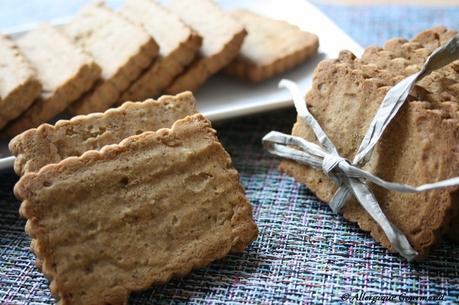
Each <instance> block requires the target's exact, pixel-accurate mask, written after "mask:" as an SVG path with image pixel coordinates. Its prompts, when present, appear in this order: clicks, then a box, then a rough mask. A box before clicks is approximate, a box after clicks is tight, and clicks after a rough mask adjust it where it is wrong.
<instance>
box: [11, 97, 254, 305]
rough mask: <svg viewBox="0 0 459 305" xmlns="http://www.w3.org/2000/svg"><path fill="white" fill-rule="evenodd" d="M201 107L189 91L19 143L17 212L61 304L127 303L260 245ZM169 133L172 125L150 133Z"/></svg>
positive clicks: (80, 119) (81, 119)
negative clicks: (133, 295) (135, 293)
mask: <svg viewBox="0 0 459 305" xmlns="http://www.w3.org/2000/svg"><path fill="white" fill-rule="evenodd" d="M195 111H196V109H195V102H194V98H193V96H192V95H191V93H182V94H180V95H178V96H176V97H172V96H165V97H162V98H160V99H159V100H158V101H153V100H149V101H145V102H141V103H125V104H123V106H121V107H120V108H118V109H111V110H109V111H107V112H105V113H104V114H91V115H88V116H77V117H75V118H73V119H72V120H70V121H60V122H58V123H57V124H56V126H50V125H43V126H40V127H39V128H37V129H32V130H29V131H28V132H26V133H24V134H23V135H19V136H17V137H16V138H15V139H13V140H12V142H11V144H10V148H11V150H12V152H13V153H14V154H16V155H17V158H18V161H17V164H16V165H15V169H16V171H17V172H19V173H22V174H23V176H22V177H21V179H20V181H19V182H18V183H17V185H16V186H15V194H16V196H17V197H18V198H20V199H21V200H23V203H22V204H21V209H20V212H21V215H23V216H24V217H26V218H27V219H28V221H27V225H26V232H27V233H28V234H29V235H30V236H31V237H32V244H31V249H32V250H33V251H34V253H35V254H36V256H37V265H38V266H39V267H40V268H41V269H42V271H43V273H44V274H45V276H46V277H47V278H49V279H50V280H51V292H52V294H53V295H54V296H55V297H56V298H57V299H58V300H59V303H58V304H61V305H68V304H89V305H90V304H106V303H109V304H125V302H126V301H127V297H128V295H129V293H130V292H132V291H138V290H143V289H146V288H148V287H149V286H150V285H152V284H161V283H165V282H167V281H168V280H169V279H170V278H171V277H173V276H183V275H185V274H187V273H188V272H190V271H191V269H193V268H199V267H203V266H205V265H207V264H209V263H210V262H212V261H214V260H216V259H219V258H221V257H223V256H225V255H226V254H227V253H228V252H229V251H243V250H244V248H245V247H246V246H247V245H248V244H249V243H250V242H251V241H252V240H253V239H254V238H256V236H257V228H256V225H255V223H254V222H253V219H252V209H251V206H250V204H249V202H248V201H247V200H246V198H245V195H244V191H243V188H242V186H241V185H240V183H239V179H238V173H237V171H236V170H235V169H234V168H233V167H232V165H231V159H230V157H229V155H228V154H227V153H226V151H225V150H224V149H223V147H222V146H221V144H220V143H219V141H218V139H217V137H216V135H215V130H213V129H212V128H211V125H210V122H209V121H208V120H207V119H206V118H205V117H203V116H202V115H201V114H193V113H195ZM184 115H188V116H186V117H185V118H183V116H184ZM152 118H153V120H152ZM176 118H181V119H178V120H177V121H175V119H176ZM174 121H175V123H173V122H174ZM133 122H135V123H134V124H133ZM160 127H170V128H161V129H159V130H157V131H152V129H156V128H160ZM149 130H151V131H149ZM143 131H144V132H143ZM121 139H123V140H122V141H121ZM119 141H121V143H119ZM112 143H116V144H112ZM106 144H112V145H106ZM104 145H105V146H104ZM43 147H51V149H50V151H49V152H45V153H43V152H42V151H41V148H43ZM55 148H56V149H55ZM58 148H59V149H60V150H58ZM72 148H74V149H75V150H74V151H72ZM84 149H98V150H88V151H85V152H83V151H84ZM44 155H45V156H44ZM72 155H73V156H74V157H68V156H72ZM40 167H41V168H40Z"/></svg>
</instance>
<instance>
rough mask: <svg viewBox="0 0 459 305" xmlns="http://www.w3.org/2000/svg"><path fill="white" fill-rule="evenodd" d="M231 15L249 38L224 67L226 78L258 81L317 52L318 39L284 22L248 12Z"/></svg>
mask: <svg viewBox="0 0 459 305" xmlns="http://www.w3.org/2000/svg"><path fill="white" fill-rule="evenodd" d="M231 15H232V16H233V17H234V18H235V19H236V20H238V21H239V22H241V23H242V24H243V25H244V27H245V28H246V30H247V32H248V35H247V37H246V38H245V39H244V43H243V44H242V47H241V51H240V53H239V54H238V55H237V56H236V58H235V59H234V60H233V61H232V62H231V63H230V64H229V65H228V66H227V67H226V68H225V72H226V73H227V74H229V75H235V76H237V77H239V78H242V79H245V80H249V81H251V82H260V81H263V80H266V79H269V78H271V77H273V76H274V75H277V74H281V73H283V72H285V71H287V70H290V69H292V68H293V67H295V66H297V65H299V64H301V63H303V62H304V61H306V60H307V59H308V58H310V57H312V56H313V55H314V54H316V53H317V50H318V48H319V38H318V37H317V36H316V35H314V34H311V33H308V32H304V31H302V30H300V29H299V28H298V27H297V26H295V25H292V24H289V23H287V22H285V21H281V20H275V19H271V18H268V17H265V16H262V15H258V14H256V13H253V12H251V11H248V10H236V11H233V12H231Z"/></svg>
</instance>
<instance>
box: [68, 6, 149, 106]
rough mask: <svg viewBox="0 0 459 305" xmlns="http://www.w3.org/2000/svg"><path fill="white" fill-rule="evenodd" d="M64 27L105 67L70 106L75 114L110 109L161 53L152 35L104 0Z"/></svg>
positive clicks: (82, 12)
mask: <svg viewBox="0 0 459 305" xmlns="http://www.w3.org/2000/svg"><path fill="white" fill-rule="evenodd" d="M64 31H65V33H66V34H67V35H68V36H69V37H70V38H71V39H72V40H73V42H74V43H75V44H76V45H78V46H80V47H81V48H82V49H84V50H85V51H86V52H88V53H89V54H90V55H91V56H92V57H93V58H94V61H95V62H96V63H97V64H98V65H99V66H100V67H101V68H102V78H101V79H100V80H99V81H98V82H97V84H96V85H95V87H94V88H93V89H92V90H91V91H90V92H88V93H87V94H85V95H84V96H83V97H81V98H80V99H79V100H78V101H76V102H75V103H73V104H72V105H71V106H70V107H69V111H70V112H71V113H72V114H87V113H91V112H99V111H105V110H106V109H108V108H109V107H110V106H112V105H113V104H114V103H116V102H117V101H118V99H119V97H120V95H121V93H122V92H123V91H124V90H126V89H127V88H128V87H129V86H130V85H131V83H132V82H133V81H134V80H135V79H136V78H137V77H138V76H139V75H140V73H141V72H142V70H143V69H145V68H147V67H148V66H149V65H150V63H151V62H152V60H153V59H154V58H155V57H156V56H157V55H158V45H157V44H156V43H155V41H154V40H153V39H152V38H151V36H150V35H148V34H147V33H146V32H145V31H144V30H143V29H142V28H141V27H139V26H136V25H135V24H132V23H131V22H129V21H127V20H126V19H125V18H123V17H121V16H119V15H118V14H116V13H114V12H113V11H111V10H110V9H109V8H108V7H106V6H105V5H104V4H103V3H95V4H92V5H89V6H87V7H85V8H83V9H82V10H81V11H80V12H79V13H78V14H77V15H76V16H75V17H74V18H73V19H72V21H71V22H70V23H69V24H67V25H65V27H64Z"/></svg>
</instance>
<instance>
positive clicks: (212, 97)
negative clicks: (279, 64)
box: [0, 0, 363, 169]
mask: <svg viewBox="0 0 459 305" xmlns="http://www.w3.org/2000/svg"><path fill="white" fill-rule="evenodd" d="M221 5H222V6H223V7H224V8H225V9H234V8H247V9H251V10H253V11H255V12H257V13H259V14H262V15H265V16H268V17H272V18H276V19H282V20H286V21H288V22H290V23H292V24H296V25H298V26H299V27H300V28H301V29H302V30H305V31H309V32H312V33H315V34H316V35H318V36H319V41H320V47H319V53H318V54H317V55H316V56H314V57H313V58H312V59H310V60H308V61H307V62H306V63H305V64H303V65H301V66H299V67H297V68H295V69H293V70H291V71H289V72H286V73H284V74H282V75H280V76H278V77H275V78H273V79H271V80H269V81H265V82H263V83H261V84H249V83H246V82H243V81H240V80H238V79H235V78H231V77H228V76H225V75H217V76H214V77H213V78H211V79H210V80H209V81H208V82H207V83H206V84H205V85H204V86H203V87H201V88H200V89H199V91H198V92H197V94H196V98H197V100H198V108H199V110H200V111H201V112H202V113H204V114H205V115H206V116H207V117H208V118H209V119H210V120H212V121H214V122H215V121H219V120H224V119H230V118H234V117H239V116H243V115H247V114H253V113H258V112H263V111H267V110H273V109H278V108H283V107H287V106H289V105H291V101H290V98H289V95H288V93H287V91H285V90H280V89H278V87H277V84H278V83H279V81H280V79H282V78H287V79H290V80H293V81H295V82H296V83H297V84H298V85H299V86H300V88H301V90H302V91H303V92H306V90H307V89H308V88H309V87H310V85H311V82H312V72H313V70H314V68H315V67H316V66H317V64H318V62H319V61H321V60H323V59H325V58H335V57H337V55H338V53H339V51H341V50H342V49H347V50H350V51H352V52H354V53H355V54H356V55H358V56H360V55H361V53H362V51H363V49H362V47H361V46H359V45H358V44H357V43H356V42H355V41H354V40H352V38H350V37H349V36H348V35H347V34H346V33H344V32H343V31H342V30H341V29H340V28H338V26H336V24H334V23H333V22H332V21H331V20H330V19H329V18H328V17H327V16H325V15H324V14H323V13H322V12H321V11H320V10H319V9H317V8H316V7H315V6H314V5H312V4H310V3H309V2H307V1H305V0H283V1H280V0H251V1H247V0H236V1H221ZM61 22H62V21H61ZM55 23H59V22H55ZM21 30H22V31H24V30H26V29H21ZM14 34H20V33H17V31H16V33H14ZM9 155H10V154H9V152H8V147H7V143H0V157H2V156H3V157H6V158H0V169H4V168H9V167H11V166H12V164H13V157H8V156H9Z"/></svg>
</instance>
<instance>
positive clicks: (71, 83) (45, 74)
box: [6, 24, 100, 137]
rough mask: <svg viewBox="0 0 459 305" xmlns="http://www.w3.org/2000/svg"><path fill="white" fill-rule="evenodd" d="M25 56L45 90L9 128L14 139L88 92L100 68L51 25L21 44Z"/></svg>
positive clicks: (40, 29) (35, 30)
mask: <svg viewBox="0 0 459 305" xmlns="http://www.w3.org/2000/svg"><path fill="white" fill-rule="evenodd" d="M17 45H18V47H19V49H20V51H21V53H22V54H24V56H25V57H26V58H27V59H28V60H29V61H30V63H31V64H32V66H33V67H34V69H35V70H36V71H37V78H38V79H39V80H40V82H41V83H42V84H43V90H42V92H41V94H40V95H39V96H38V98H37V99H36V100H35V102H34V103H33V104H32V105H31V106H30V107H29V108H28V109H27V110H26V111H24V112H23V113H22V114H21V115H20V116H19V117H17V118H16V119H15V120H14V121H12V122H11V123H10V124H8V126H7V127H6V133H7V134H8V135H9V136H10V137H14V136H15V135H17V134H19V133H21V132H23V131H24V130H27V129H29V128H33V127H37V126H38V125H40V124H42V123H46V122H47V121H49V120H50V119H52V118H53V117H55V116H56V115H58V114H59V113H61V112H62V111H64V110H65V109H66V108H67V106H68V105H70V104H71V103H72V102H74V101H75V100H76V99H78V98H79V97H80V96H81V95H82V94H83V93H85V92H86V91H88V90H89V89H90V88H91V87H92V86H93V85H94V83H95V82H96V81H97V80H98V79H99V77H100V68H99V66H98V65H97V64H95V63H94V61H93V60H92V58H91V57H89V56H88V55H87V54H85V53H83V52H82V51H81V49H80V48H78V47H77V46H76V45H75V44H73V42H72V41H71V40H70V39H68V38H67V37H66V36H65V35H64V34H63V33H61V32H60V31H59V30H57V29H55V28H53V27H52V26H50V25H48V24H42V25H40V26H39V27H38V28H36V29H34V30H32V31H30V32H28V33H27V34H25V35H24V36H22V37H20V38H19V39H18V40H17Z"/></svg>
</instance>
